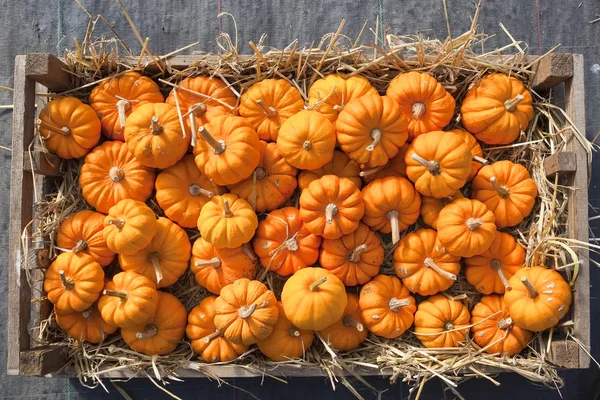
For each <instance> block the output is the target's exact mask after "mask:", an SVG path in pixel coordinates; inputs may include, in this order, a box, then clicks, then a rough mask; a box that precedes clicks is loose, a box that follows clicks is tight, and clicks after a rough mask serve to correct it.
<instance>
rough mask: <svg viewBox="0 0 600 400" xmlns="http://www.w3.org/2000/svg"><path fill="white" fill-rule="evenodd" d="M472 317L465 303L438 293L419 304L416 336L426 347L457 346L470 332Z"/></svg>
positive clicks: (416, 316) (416, 315)
mask: <svg viewBox="0 0 600 400" xmlns="http://www.w3.org/2000/svg"><path fill="white" fill-rule="evenodd" d="M470 318H471V315H470V314H469V310H468V309H467V307H465V305H464V304H463V303H461V302H460V301H458V300H450V299H449V298H447V297H446V296H444V295H442V294H438V295H435V296H432V297H430V298H428V299H427V300H424V301H422V302H421V303H420V304H419V307H418V309H417V312H416V314H415V336H416V337H417V338H418V339H419V340H420V341H421V343H423V345H424V346H425V347H429V348H439V347H457V346H458V343H459V342H462V341H463V340H465V338H466V336H467V334H468V333H469V328H468V326H469V320H470ZM463 328H464V329H463Z"/></svg>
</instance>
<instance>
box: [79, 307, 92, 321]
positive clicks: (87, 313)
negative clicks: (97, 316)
mask: <svg viewBox="0 0 600 400" xmlns="http://www.w3.org/2000/svg"><path fill="white" fill-rule="evenodd" d="M93 312H94V306H92V307H90V308H88V309H87V310H84V311H82V312H81V316H82V317H83V318H89V317H90V315H92V313H93Z"/></svg>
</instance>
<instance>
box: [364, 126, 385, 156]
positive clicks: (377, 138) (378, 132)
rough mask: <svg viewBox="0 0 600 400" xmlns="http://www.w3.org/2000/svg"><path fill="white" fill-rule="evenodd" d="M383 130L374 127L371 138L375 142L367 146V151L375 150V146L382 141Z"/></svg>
mask: <svg viewBox="0 0 600 400" xmlns="http://www.w3.org/2000/svg"><path fill="white" fill-rule="evenodd" d="M381 136H382V133H381V130H380V129H377V128H375V129H373V130H372V131H371V139H372V140H373V143H371V144H370V145H368V146H367V148H366V149H365V150H366V151H373V150H375V147H377V145H378V144H379V142H380V141H381Z"/></svg>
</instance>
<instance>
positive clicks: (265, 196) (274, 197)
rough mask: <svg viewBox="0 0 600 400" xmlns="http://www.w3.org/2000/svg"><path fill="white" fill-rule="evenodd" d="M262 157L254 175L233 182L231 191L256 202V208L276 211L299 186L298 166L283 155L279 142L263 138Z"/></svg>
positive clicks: (252, 202) (254, 204) (254, 206)
mask: <svg viewBox="0 0 600 400" xmlns="http://www.w3.org/2000/svg"><path fill="white" fill-rule="evenodd" d="M260 149H261V151H260V161H259V162H258V167H256V169H255V170H254V172H253V173H252V175H250V177H248V178H246V179H245V180H243V181H241V182H240V183H236V184H235V185H230V186H229V191H230V192H231V193H234V194H236V195H238V197H240V198H242V199H245V200H246V201H247V202H248V203H250V204H253V208H254V210H255V211H256V212H260V213H261V212H265V211H273V210H274V209H276V208H277V207H279V206H281V205H282V204H283V203H284V202H285V201H286V200H288V199H289V198H290V197H291V196H292V194H294V190H296V184H297V181H296V173H297V172H298V171H297V170H296V168H294V167H292V166H291V165H289V164H288V163H287V162H286V161H285V160H284V159H283V157H282V156H281V153H280V152H279V149H278V148H277V144H276V143H267V142H264V141H262V140H261V141H260Z"/></svg>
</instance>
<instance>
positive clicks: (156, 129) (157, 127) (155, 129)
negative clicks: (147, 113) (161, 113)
mask: <svg viewBox="0 0 600 400" xmlns="http://www.w3.org/2000/svg"><path fill="white" fill-rule="evenodd" d="M163 131H164V129H163V127H162V125H161V124H159V123H158V117H157V116H156V115H153V116H152V120H151V122H150V132H152V134H153V135H160V134H161V133H163Z"/></svg>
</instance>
